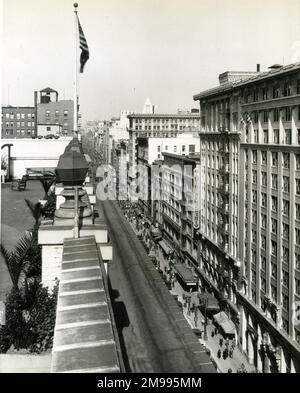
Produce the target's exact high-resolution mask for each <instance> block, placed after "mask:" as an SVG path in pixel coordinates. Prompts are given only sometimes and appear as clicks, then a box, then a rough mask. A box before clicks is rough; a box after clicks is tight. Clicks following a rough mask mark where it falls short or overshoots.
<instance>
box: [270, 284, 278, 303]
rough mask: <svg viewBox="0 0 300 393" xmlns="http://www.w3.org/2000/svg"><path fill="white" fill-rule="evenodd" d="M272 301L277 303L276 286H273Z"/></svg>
mask: <svg viewBox="0 0 300 393" xmlns="http://www.w3.org/2000/svg"><path fill="white" fill-rule="evenodd" d="M271 299H272V300H273V301H274V302H277V288H276V287H275V286H274V285H271Z"/></svg>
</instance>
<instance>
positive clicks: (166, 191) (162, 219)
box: [152, 153, 200, 262]
mask: <svg viewBox="0 0 300 393" xmlns="http://www.w3.org/2000/svg"><path fill="white" fill-rule="evenodd" d="M199 160H200V157H199V155H197V154H194V155H192V156H189V155H186V156H184V155H178V154H173V153H163V160H162V161H156V162H155V163H154V165H155V169H154V170H153V174H152V175H153V176H152V179H153V180H152V189H153V190H152V212H153V219H154V221H155V222H156V223H158V224H159V226H160V229H161V230H162V232H163V235H164V238H166V239H167V240H168V241H169V244H171V247H172V248H173V250H174V251H175V252H176V254H177V256H178V257H179V258H181V259H187V260H188V261H190V260H192V261H193V262H196V261H197V259H198V240H197V238H196V236H195V232H196V230H197V229H198V228H199V220H198V209H199V201H198V197H197V196H198V193H197V192H196V193H195V187H196V186H197V183H198V176H199V174H198V172H199Z"/></svg>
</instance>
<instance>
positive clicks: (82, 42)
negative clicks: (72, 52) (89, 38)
mask: <svg viewBox="0 0 300 393" xmlns="http://www.w3.org/2000/svg"><path fill="white" fill-rule="evenodd" d="M77 19H78V29H79V47H80V49H81V54H80V72H83V68H84V65H85V63H86V62H87V61H88V59H89V57H90V52H89V47H88V44H87V42H86V39H85V36H84V33H83V30H82V27H81V24H80V22H79V18H78V15H77Z"/></svg>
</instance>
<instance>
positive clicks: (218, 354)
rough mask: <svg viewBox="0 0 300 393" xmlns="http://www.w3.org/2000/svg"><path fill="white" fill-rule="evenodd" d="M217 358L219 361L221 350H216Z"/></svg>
mask: <svg viewBox="0 0 300 393" xmlns="http://www.w3.org/2000/svg"><path fill="white" fill-rule="evenodd" d="M217 356H218V359H221V349H219V350H218V352H217Z"/></svg>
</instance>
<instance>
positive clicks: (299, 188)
mask: <svg viewBox="0 0 300 393" xmlns="http://www.w3.org/2000/svg"><path fill="white" fill-rule="evenodd" d="M247 175H248V174H247V173H246V182H247V181H248V176H247ZM252 183H253V184H257V171H256V170H255V169H253V170H252ZM295 183H296V194H297V195H300V179H295ZM261 185H262V186H267V172H264V171H262V172H261ZM271 188H273V190H278V175H277V174H276V173H271ZM282 190H283V192H290V178H289V177H288V176H282Z"/></svg>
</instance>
